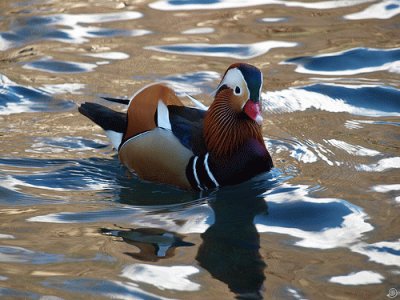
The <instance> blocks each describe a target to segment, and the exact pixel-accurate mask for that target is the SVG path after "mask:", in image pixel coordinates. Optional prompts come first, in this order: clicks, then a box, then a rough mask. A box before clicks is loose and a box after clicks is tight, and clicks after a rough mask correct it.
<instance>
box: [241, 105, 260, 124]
mask: <svg viewBox="0 0 400 300" xmlns="http://www.w3.org/2000/svg"><path fill="white" fill-rule="evenodd" d="M243 111H244V113H245V114H246V115H248V116H249V118H250V119H252V120H254V121H255V122H257V124H258V125H261V124H262V122H263V117H262V116H261V106H260V103H256V102H254V101H253V100H248V101H247V102H246V104H245V105H244V107H243Z"/></svg>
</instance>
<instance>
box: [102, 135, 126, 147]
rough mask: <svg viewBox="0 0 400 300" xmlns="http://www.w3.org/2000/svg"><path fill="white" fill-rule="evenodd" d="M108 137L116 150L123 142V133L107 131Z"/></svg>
mask: <svg viewBox="0 0 400 300" xmlns="http://www.w3.org/2000/svg"><path fill="white" fill-rule="evenodd" d="M105 132H106V135H107V137H108V138H109V140H110V141H111V143H112V145H113V147H114V148H115V149H118V147H119V145H120V144H121V142H122V135H123V134H122V132H116V131H112V130H106V131H105Z"/></svg>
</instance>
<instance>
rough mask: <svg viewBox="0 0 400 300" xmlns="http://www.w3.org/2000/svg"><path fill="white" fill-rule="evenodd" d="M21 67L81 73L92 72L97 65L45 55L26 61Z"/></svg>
mask: <svg viewBox="0 0 400 300" xmlns="http://www.w3.org/2000/svg"><path fill="white" fill-rule="evenodd" d="M23 68H25V69H30V70H38V71H44V72H49V73H83V72H92V71H93V70H94V69H95V68H97V65H96V64H89V63H82V62H72V61H59V60H53V59H52V58H50V57H47V58H42V59H40V60H36V61H32V62H28V63H26V64H24V66H23Z"/></svg>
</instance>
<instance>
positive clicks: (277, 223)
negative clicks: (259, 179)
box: [255, 184, 373, 249]
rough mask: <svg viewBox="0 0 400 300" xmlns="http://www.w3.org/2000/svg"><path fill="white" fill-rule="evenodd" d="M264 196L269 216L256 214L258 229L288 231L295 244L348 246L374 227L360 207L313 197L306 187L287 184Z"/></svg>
mask: <svg viewBox="0 0 400 300" xmlns="http://www.w3.org/2000/svg"><path fill="white" fill-rule="evenodd" d="M285 186H286V188H283V187H281V188H280V189H278V190H272V191H270V192H268V193H267V194H266V195H265V199H266V200H267V201H268V207H269V215H268V216H265V215H259V216H256V218H255V222H256V224H257V229H258V231H259V232H274V233H280V234H287V235H290V236H293V237H294V238H296V239H299V240H298V241H296V242H295V245H297V246H301V247H307V248H319V249H331V248H337V247H346V246H347V247H348V246H350V245H352V244H354V242H356V241H358V240H360V239H361V237H362V236H363V234H364V233H365V232H369V231H371V230H373V227H372V226H371V225H370V224H369V223H367V222H366V219H367V218H368V215H367V214H366V213H364V212H363V211H362V209H361V208H359V207H357V206H355V205H353V204H351V203H349V202H347V201H345V200H342V199H336V198H312V197H310V196H309V195H308V194H309V191H308V187H307V186H290V185H287V184H285Z"/></svg>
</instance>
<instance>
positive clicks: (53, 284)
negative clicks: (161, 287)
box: [42, 278, 169, 300]
mask: <svg viewBox="0 0 400 300" xmlns="http://www.w3.org/2000/svg"><path fill="white" fill-rule="evenodd" d="M42 285H44V286H45V287H49V288H56V289H62V290H65V291H68V292H69V293H76V294H77V296H78V295H82V293H83V294H90V295H98V296H102V297H107V298H111V299H127V300H137V299H148V300H164V299H169V298H165V297H161V296H159V295H156V294H152V293H149V292H145V291H143V290H142V289H140V288H139V287H138V285H136V284H134V283H131V282H121V281H115V280H114V281H110V280H101V279H91V278H77V279H67V280H62V281H59V280H56V279H52V280H48V281H44V282H43V283H42Z"/></svg>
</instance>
